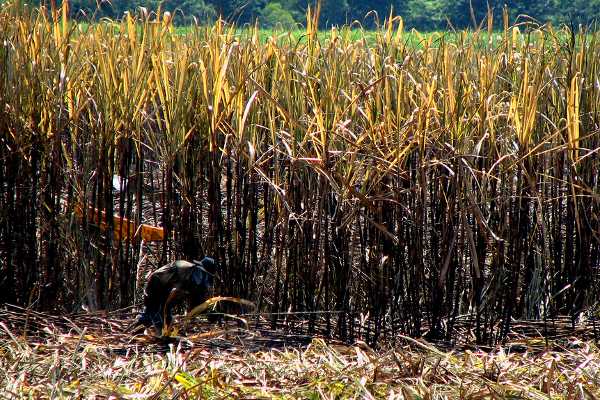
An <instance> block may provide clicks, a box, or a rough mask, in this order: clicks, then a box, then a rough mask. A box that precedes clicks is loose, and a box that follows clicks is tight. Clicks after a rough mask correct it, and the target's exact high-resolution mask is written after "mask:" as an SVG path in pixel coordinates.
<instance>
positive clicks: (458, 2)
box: [41, 0, 600, 31]
mask: <svg viewBox="0 0 600 400" xmlns="http://www.w3.org/2000/svg"><path fill="white" fill-rule="evenodd" d="M50 1H51V0H41V2H42V4H44V3H46V4H47V5H49V3H50ZM56 3H60V0H56ZM314 5H315V0H162V1H160V0H150V1H143V0H119V1H108V0H71V1H70V9H71V14H72V15H73V16H74V17H76V18H81V19H85V18H88V19H89V18H102V17H108V18H121V17H122V16H123V15H124V13H125V12H127V11H135V10H137V9H139V7H145V8H146V9H148V10H149V11H153V10H156V9H158V7H159V6H161V7H162V10H165V11H170V12H172V13H174V20H175V23H177V24H179V25H185V24H191V23H195V22H196V21H197V22H198V23H202V22H205V21H212V20H214V19H215V18H217V17H219V16H220V17H223V18H225V19H227V20H229V21H234V22H236V23H237V24H238V25H243V24H249V23H254V22H255V21H256V20H257V19H258V21H259V22H260V24H261V26H263V27H274V26H278V25H281V26H283V27H285V28H288V27H292V26H294V25H298V26H300V25H301V24H303V23H304V22H305V19H306V17H305V15H306V9H307V7H309V6H314ZM488 6H489V7H490V9H491V10H492V11H493V13H494V19H495V22H496V26H498V27H499V26H500V23H501V21H502V10H503V8H504V7H507V9H508V10H509V13H510V17H511V21H512V22H514V21H516V20H517V19H518V18H521V19H522V20H524V19H525V18H526V16H527V17H531V18H533V19H535V20H537V21H539V22H541V23H546V22H552V23H554V24H562V23H565V24H569V25H574V26H576V25H578V24H586V25H587V24H595V23H596V19H597V16H599V15H600V0H530V1H522V0H505V1H498V0H322V1H321V18H320V21H321V25H322V27H323V28H326V27H330V26H332V25H343V24H347V23H352V22H354V21H358V22H360V24H361V25H362V26H364V27H366V28H373V27H375V26H376V25H377V24H378V23H379V22H382V21H383V20H384V19H385V18H386V17H387V16H388V15H389V13H390V10H393V12H394V15H400V16H402V17H403V19H404V22H405V24H406V26H407V27H409V28H416V29H418V30H423V31H429V30H438V29H447V28H449V27H455V28H466V27H473V26H476V25H479V24H480V23H481V22H482V21H484V20H485V19H486V16H487V13H488Z"/></svg>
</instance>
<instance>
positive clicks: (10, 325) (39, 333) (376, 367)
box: [0, 308, 600, 399]
mask: <svg viewBox="0 0 600 400" xmlns="http://www.w3.org/2000/svg"><path fill="white" fill-rule="evenodd" d="M1 314H2V318H1V321H2V322H1V323H0V370H1V371H3V373H2V375H0V387H2V388H3V389H2V390H3V392H2V393H0V396H2V398H35V399H37V398H52V399H61V398H68V399H70V398H84V399H85V398H94V399H147V398H148V399H150V398H152V399H163V398H164V399H175V398H181V399H186V398H208V399H220V398H255V399H258V398H260V399H262V398H278V399H283V398H303V399H321V398H323V399H330V398H331V399H332V398H367V399H370V398H388V399H450V398H452V399H454V398H469V399H479V398H526V399H549V398H550V399H559V398H560V399H562V398H568V399H596V398H599V397H600V349H599V348H598V346H597V344H594V343H593V342H592V341H577V340H570V339H568V338H563V339H562V340H560V341H553V342H549V343H548V344H547V345H545V342H544V341H542V340H540V339H535V338H533V339H532V338H530V339H527V340H525V339H523V338H521V339H520V340H518V341H517V342H515V343H511V344H506V345H505V346H504V347H497V348H494V349H489V350H490V351H482V350H478V349H476V348H471V349H463V350H461V351H450V352H447V351H444V350H440V349H438V348H436V347H434V346H432V345H431V344H428V343H427V342H425V341H420V340H413V339H408V338H404V339H403V340H404V343H403V344H398V345H396V346H394V348H388V349H381V350H373V349H371V348H370V347H368V346H367V345H366V344H364V343H355V344H354V345H346V344H342V343H340V342H336V341H327V340H324V339H320V338H312V339H311V338H308V337H306V336H301V335H291V334H284V333H282V332H275V331H268V330H263V329H252V328H251V329H248V330H245V329H241V328H238V327H233V326H229V325H225V326H220V327H219V326H216V325H208V324H206V323H202V322H200V323H199V324H198V326H202V327H203V330H202V331H198V330H195V329H200V328H195V329H192V331H193V332H190V331H189V330H188V335H187V336H185V337H183V336H182V337H181V338H180V339H179V340H176V339H173V342H172V343H170V344H168V343H164V342H160V341H159V340H158V339H156V338H154V337H152V336H148V335H143V334H142V335H137V336H131V335H126V334H124V333H123V329H124V327H125V326H126V325H127V323H128V322H129V319H128V318H125V317H126V316H130V315H131V312H130V311H129V312H128V313H126V311H125V312H124V311H120V312H115V313H111V314H104V315H103V314H99V313H95V314H79V315H74V316H71V317H68V318H67V317H54V316H49V315H44V314H40V313H37V312H33V311H30V312H23V310H19V309H10V308H9V309H5V310H3V311H2V312H1ZM188 329H191V328H189V327H188ZM22 332H27V336H23V335H22Z"/></svg>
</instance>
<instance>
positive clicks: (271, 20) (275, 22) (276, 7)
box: [260, 3, 296, 29]
mask: <svg viewBox="0 0 600 400" xmlns="http://www.w3.org/2000/svg"><path fill="white" fill-rule="evenodd" d="M260 23H261V26H263V27H267V28H273V27H279V26H281V27H283V28H286V29H288V28H292V27H293V26H294V25H295V24H296V21H295V20H294V17H293V16H292V13H291V12H290V11H288V10H286V9H284V8H283V6H282V5H281V4H280V3H269V4H267V6H266V7H265V8H264V9H263V10H262V11H261V13H260Z"/></svg>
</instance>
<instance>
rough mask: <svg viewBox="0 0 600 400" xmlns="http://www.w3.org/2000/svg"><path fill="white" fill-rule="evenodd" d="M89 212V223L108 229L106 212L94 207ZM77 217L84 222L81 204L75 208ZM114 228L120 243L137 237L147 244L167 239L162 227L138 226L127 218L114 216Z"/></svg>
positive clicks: (104, 229)
mask: <svg viewBox="0 0 600 400" xmlns="http://www.w3.org/2000/svg"><path fill="white" fill-rule="evenodd" d="M87 212H88V215H87V217H88V221H89V222H90V223H91V224H93V225H95V226H97V227H98V228H100V230H102V231H106V230H107V229H108V224H107V223H106V221H107V217H106V212H104V211H100V212H98V209H96V208H94V207H92V206H88V209H87ZM75 215H76V216H77V217H78V218H79V220H83V206H81V205H80V204H78V205H76V206H75ZM113 226H114V238H115V240H119V241H122V240H125V239H127V238H129V239H130V240H132V239H133V238H134V237H135V236H136V235H140V236H141V237H142V239H143V240H144V241H145V242H161V241H162V240H163V239H164V237H165V233H164V230H163V228H161V227H157V226H152V225H147V224H141V225H138V226H136V225H135V223H134V222H133V221H130V220H129V219H127V218H121V217H120V216H118V215H113Z"/></svg>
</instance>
